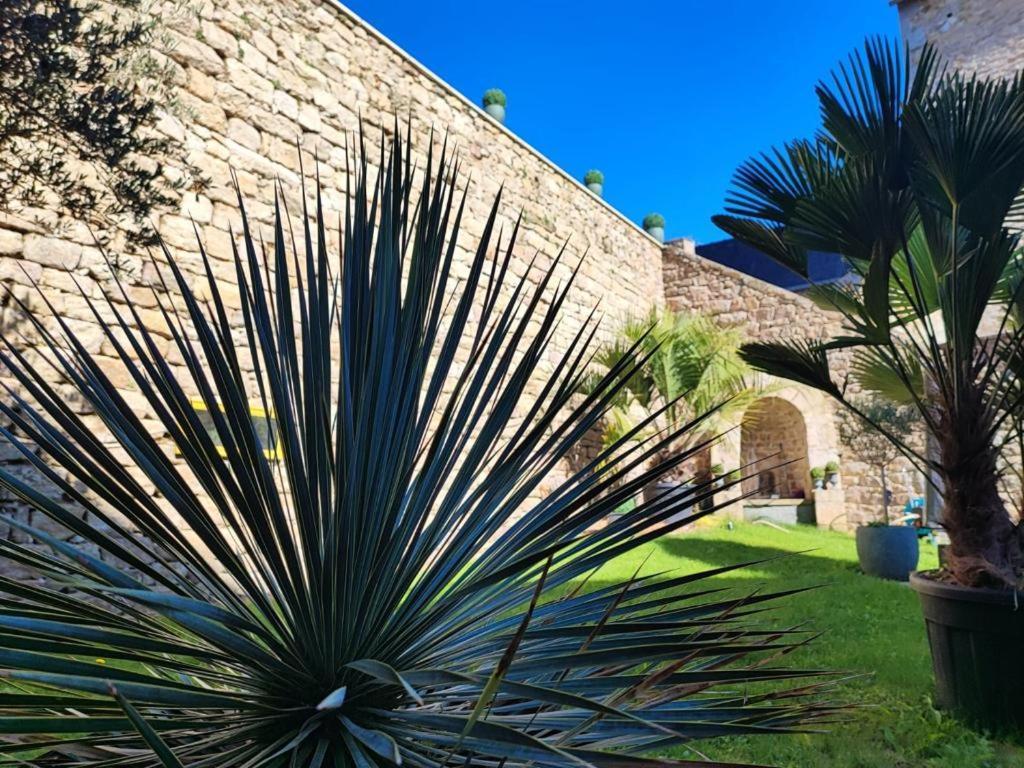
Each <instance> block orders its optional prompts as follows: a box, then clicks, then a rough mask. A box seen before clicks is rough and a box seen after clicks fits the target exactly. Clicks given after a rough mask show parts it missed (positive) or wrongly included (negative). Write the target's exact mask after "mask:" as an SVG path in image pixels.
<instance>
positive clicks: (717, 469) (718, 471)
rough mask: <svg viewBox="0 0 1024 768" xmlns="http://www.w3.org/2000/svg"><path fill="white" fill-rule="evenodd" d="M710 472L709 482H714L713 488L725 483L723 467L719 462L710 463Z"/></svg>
mask: <svg viewBox="0 0 1024 768" xmlns="http://www.w3.org/2000/svg"><path fill="white" fill-rule="evenodd" d="M710 472H711V482H712V483H713V484H714V487H715V488H721V487H722V486H723V485H725V467H723V466H722V465H721V464H712V465H711V470H710Z"/></svg>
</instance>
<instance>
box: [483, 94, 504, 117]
mask: <svg viewBox="0 0 1024 768" xmlns="http://www.w3.org/2000/svg"><path fill="white" fill-rule="evenodd" d="M483 102H484V112H486V113H487V114H488V115H490V116H491V117H493V118H494V119H495V120H497V121H498V122H499V123H504V122H505V104H506V103H507V100H506V99H505V92H504V91H503V90H501V89H500V88H489V89H488V90H486V91H484V100H483Z"/></svg>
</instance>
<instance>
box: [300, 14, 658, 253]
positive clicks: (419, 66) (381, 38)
mask: <svg viewBox="0 0 1024 768" xmlns="http://www.w3.org/2000/svg"><path fill="white" fill-rule="evenodd" d="M319 1H320V2H322V3H323V4H324V5H325V6H327V7H328V8H331V9H332V10H334V11H336V12H337V13H341V14H342V15H344V16H347V17H348V18H349V19H351V20H352V21H353V22H355V23H356V24H358V25H359V26H361V27H363V28H364V29H365V30H366V31H367V32H368V33H369V34H370V35H372V36H373V37H374V38H376V39H377V41H378V42H380V43H383V44H384V45H385V46H387V47H388V48H390V49H391V50H392V51H394V52H395V53H397V54H398V55H399V56H401V57H402V58H403V59H405V60H406V61H407V62H408V63H409V64H410V65H412V67H413V68H415V69H416V70H418V71H419V72H420V73H421V74H423V75H424V76H425V77H427V78H428V79H430V80H432V81H433V82H434V83H436V84H437V85H439V86H441V87H442V88H443V89H444V90H445V91H447V92H448V93H449V94H451V95H452V96H454V97H455V98H456V99H458V100H459V101H462V102H463V103H464V104H467V105H468V106H470V107H472V108H473V109H475V110H476V111H477V112H478V113H479V114H480V116H481V117H483V118H485V120H484V124H485V125H488V126H490V128H491V130H496V131H498V132H499V135H500V134H501V133H504V134H505V136H506V137H507V138H509V139H511V140H512V141H513V142H514V143H516V144H518V145H519V146H521V147H522V148H523V149H525V150H527V151H528V152H530V154H532V155H534V156H535V157H536V158H537V159H538V160H540V161H541V163H543V164H544V165H546V166H548V168H549V169H550V170H552V171H554V172H555V173H556V174H558V175H559V176H561V177H562V178H563V179H566V180H567V181H570V182H572V183H573V184H575V185H576V186H577V187H579V189H580V190H581V191H583V192H585V193H586V196H587V197H589V198H591V200H593V201H594V202H595V203H598V204H599V205H601V206H602V207H604V208H605V209H606V210H607V211H608V212H609V213H611V214H612V215H614V216H615V217H616V218H617V219H619V220H620V221H622V222H624V223H626V224H628V225H629V226H630V227H631V228H632V229H634V230H635V231H636V232H639V233H640V234H641V235H643V236H644V237H645V238H647V239H648V240H650V241H651V242H653V243H656V244H657V245H659V246H661V245H662V244H661V243H660V242H659V241H658V240H657V239H656V238H654V237H653V236H651V235H649V234H647V232H646V231H645V230H644V228H643V227H641V226H640V225H639V224H637V223H636V222H635V221H633V220H632V219H630V218H629V217H628V216H626V215H625V214H624V213H622V212H621V211H620V210H619V209H618V208H616V207H615V206H613V205H612V204H611V203H609V202H608V201H607V200H605V199H604V198H603V197H598V196H597V195H595V194H594V193H593V192H591V191H590V190H589V189H587V187H586V185H585V184H584V183H583V182H582V181H580V180H579V179H577V178H575V177H573V176H571V175H569V173H568V172H567V171H566V170H565V169H564V168H562V167H561V166H559V165H557V164H556V163H555V162H554V161H553V160H551V159H550V158H548V157H547V156H546V155H544V153H542V152H541V151H540V150H538V149H537V148H536V147H534V146H532V145H531V144H530V143H528V142H527V141H526V140H525V139H523V138H522V137H521V136H519V135H518V134H516V133H515V132H513V131H512V129H511V128H509V127H508V126H506V125H503V124H502V123H499V122H498V121H497V120H494V119H493V118H491V117H490V116H489V115H487V113H486V112H484V111H483V109H481V108H480V106H479V105H478V104H476V103H475V102H473V101H470V99H469V97H467V96H466V95H465V94H464V93H461V92H460V91H458V90H457V89H456V88H454V87H453V86H452V85H450V84H449V83H447V82H446V81H445V80H444V79H443V78H442V77H441V76H440V75H437V74H435V73H434V72H433V71H431V70H430V69H428V68H427V66H426V65H424V64H423V63H422V62H420V61H419V60H418V59H417V58H416V57H415V56H413V55H412V54H410V53H409V52H408V51H406V50H405V49H404V48H402V47H401V46H400V45H398V44H397V43H396V42H395V41H394V40H392V39H391V38H389V37H388V36H387V35H385V34H384V33H383V32H381V31H380V30H378V29H377V28H376V27H374V26H373V25H372V24H370V23H369V22H367V21H366V20H365V19H363V18H362V17H361V16H359V15H358V14H357V13H355V11H353V10H352V9H350V8H348V7H347V6H345V5H343V4H342V3H341V2H340V1H339V0H319Z"/></svg>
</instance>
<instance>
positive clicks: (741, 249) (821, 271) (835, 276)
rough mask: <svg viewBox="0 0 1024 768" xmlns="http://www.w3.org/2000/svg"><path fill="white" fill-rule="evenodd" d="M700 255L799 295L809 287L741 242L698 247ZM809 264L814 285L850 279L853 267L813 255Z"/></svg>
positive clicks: (829, 255) (830, 255)
mask: <svg viewBox="0 0 1024 768" xmlns="http://www.w3.org/2000/svg"><path fill="white" fill-rule="evenodd" d="M697 253H698V254H699V255H700V256H702V257H704V258H705V259H708V260H709V261H714V262H716V263H718V264H722V265H724V266H726V267H732V268H733V269H735V270H737V271H739V272H743V273H745V274H748V275H750V276H752V277H756V278H758V279H759V280H764V281H765V282H767V283H771V284H772V285H777V286H779V287H780V288H786V289H788V290H790V291H796V292H800V291H802V290H804V289H806V288H807V287H808V286H809V283H808V282H807V280H805V279H804V278H803V277H801V276H800V275H798V274H796V273H795V272H791V271H790V270H788V269H786V268H785V267H784V266H782V265H781V264H779V263H778V262H777V261H775V260H774V259H771V258H769V257H768V256H766V255H765V254H763V253H762V252H761V251H759V250H757V249H756V248H753V247H751V246H749V245H747V244H746V243H742V242H740V241H739V240H733V239H731V238H730V239H729V240H719V241H718V242H716V243H707V244H706V245H698V246H697ZM807 262H808V267H809V272H810V277H811V281H812V282H814V283H834V282H837V281H839V280H843V279H848V278H849V277H850V267H849V265H848V264H847V263H846V260H845V259H844V258H843V257H842V256H840V255H839V254H838V253H824V252H822V251H811V252H810V253H809V254H808V256H807Z"/></svg>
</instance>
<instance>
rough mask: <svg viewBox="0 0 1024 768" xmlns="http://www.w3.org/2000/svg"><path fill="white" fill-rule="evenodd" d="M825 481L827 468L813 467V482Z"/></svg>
mask: <svg viewBox="0 0 1024 768" xmlns="http://www.w3.org/2000/svg"><path fill="white" fill-rule="evenodd" d="M824 479H825V468H824V467H812V468H811V480H824Z"/></svg>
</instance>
